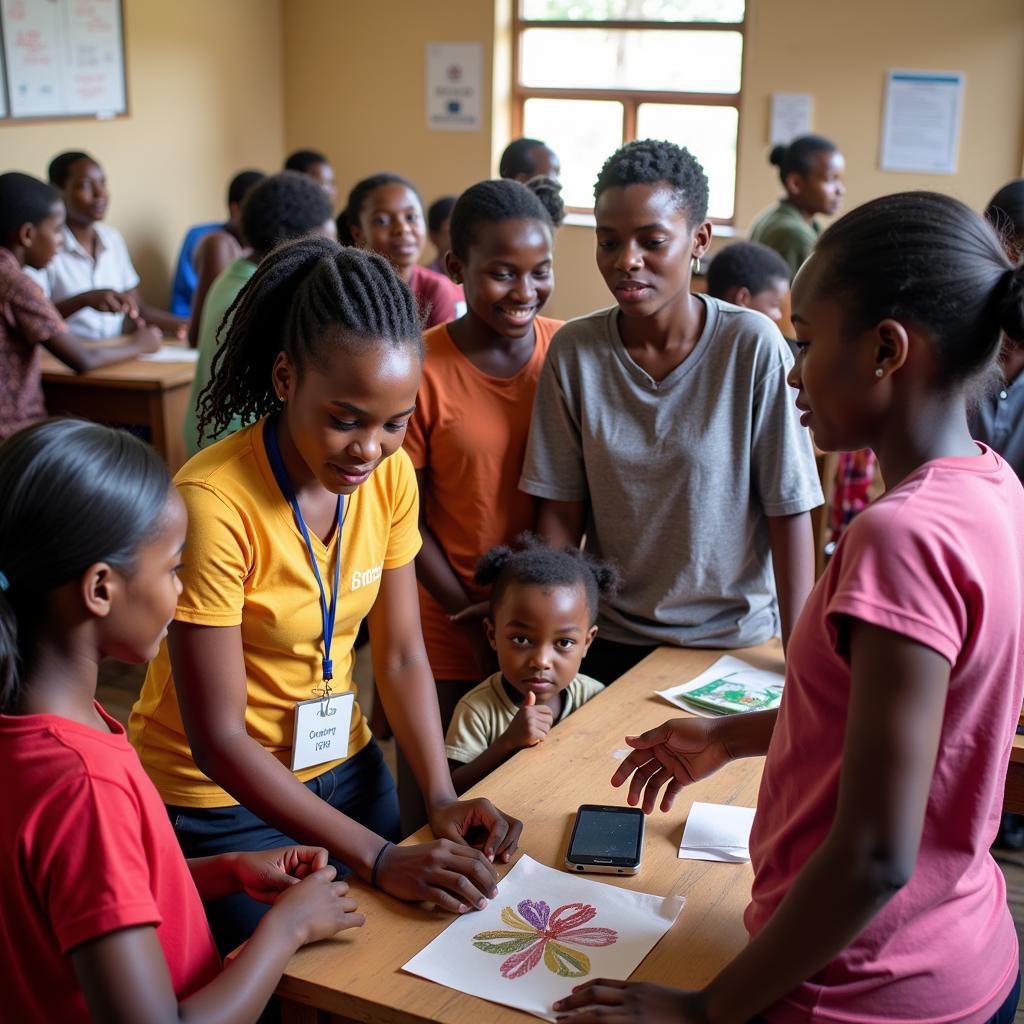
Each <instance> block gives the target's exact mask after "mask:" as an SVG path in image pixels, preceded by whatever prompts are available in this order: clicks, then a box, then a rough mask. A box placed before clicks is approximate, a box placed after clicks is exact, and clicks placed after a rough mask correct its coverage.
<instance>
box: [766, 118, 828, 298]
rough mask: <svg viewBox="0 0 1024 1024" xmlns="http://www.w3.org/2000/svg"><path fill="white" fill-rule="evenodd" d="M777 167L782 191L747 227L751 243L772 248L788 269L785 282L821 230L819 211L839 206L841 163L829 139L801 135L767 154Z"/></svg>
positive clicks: (809, 249) (798, 267) (807, 252)
mask: <svg viewBox="0 0 1024 1024" xmlns="http://www.w3.org/2000/svg"><path fill="white" fill-rule="evenodd" d="M768 159H769V160H770V162H771V163H772V164H773V165H774V166H775V167H777V168H778V169H779V179H780V181H781V182H782V187H783V188H784V189H785V192H786V194H785V195H784V196H783V197H782V198H781V199H780V200H779V201H778V202H777V203H776V204H775V205H774V206H772V207H771V208H770V209H768V210H765V211H764V212H763V213H761V214H760V215H759V216H758V217H757V219H756V220H755V221H754V223H753V225H752V226H751V228H750V241H751V242H762V243H763V244H764V245H767V246H768V247H769V248H770V249H774V250H775V251H776V252H777V253H778V254H779V255H780V256H781V257H782V258H783V259H784V260H785V261H786V264H787V266H788V267H789V277H790V280H792V279H793V277H794V276H795V275H796V272H797V271H798V270H799V269H800V264H801V263H803V262H804V260H806V259H807V257H808V256H810V254H811V250H812V249H813V248H814V243H815V242H816V241H817V240H818V236H819V235H820V234H821V224H819V223H818V221H817V220H816V219H815V218H816V217H817V216H818V215H819V214H824V215H825V216H828V217H832V216H834V215H835V214H836V213H838V212H839V210H840V209H842V205H843V197H844V196H845V195H846V186H845V185H844V184H843V175H844V173H845V171H846V161H845V160H844V159H843V154H842V153H840V152H839V150H838V149H837V148H836V144H835V143H834V142H830V141H829V140H828V139H824V138H822V137H821V136H820V135H801V136H800V137H799V138H796V139H794V140H793V141H792V142H791V143H790V144H789V145H788V146H781V145H780V146H776V147H775V148H774V149H773V150H772V151H771V155H770V156H769V158H768Z"/></svg>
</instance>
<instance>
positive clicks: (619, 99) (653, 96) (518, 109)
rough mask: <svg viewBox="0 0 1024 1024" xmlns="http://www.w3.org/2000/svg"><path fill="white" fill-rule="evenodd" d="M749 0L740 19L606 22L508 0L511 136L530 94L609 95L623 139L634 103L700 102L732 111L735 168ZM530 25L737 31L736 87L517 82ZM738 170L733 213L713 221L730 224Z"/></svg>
mask: <svg viewBox="0 0 1024 1024" xmlns="http://www.w3.org/2000/svg"><path fill="white" fill-rule="evenodd" d="M751 2H752V0H746V3H745V4H744V5H743V20H742V21H646V20H644V21H639V20H636V21H634V20H631V19H625V20H619V19H608V20H605V21H577V20H572V19H568V20H557V21H555V20H551V21H548V20H540V21H538V20H535V19H530V18H526V17H524V16H523V4H524V3H525V0H513V3H512V62H511V63H512V88H511V91H510V96H511V100H512V111H511V115H512V116H511V119H510V120H511V128H512V138H519V137H520V136H522V134H523V123H524V120H525V104H526V101H527V100H529V99H552V100H611V101H613V102H616V103H621V104H622V143H621V145H625V143H627V142H632V141H634V140H635V139H636V126H637V114H638V108H639V107H640V105H641V104H643V103H659V104H666V105H672V106H680V107H687V106H700V107H733V108H734V109H735V110H736V167H737V172H738V171H739V149H740V135H741V129H740V126H741V121H742V116H743V112H742V107H741V100H742V96H743V76H744V70H745V65H746V60H747V19H748V16H749V11H750V4H751ZM532 28H558V29H585V28H591V29H593V28H598V29H611V30H631V29H637V30H639V29H648V30H651V29H653V30H657V31H663V32H680V31H683V32H738V33H739V34H740V36H741V37H742V47H743V51H742V57H741V63H740V88H739V91H737V92H734V93H722V92H713V93H712V92H664V91H657V90H648V89H563V88H545V87H543V86H527V85H523V84H522V82H521V75H520V72H521V69H522V50H523V33H524V32H526V31H527V30H528V29H532ZM738 178H739V174H738V173H737V174H735V175H734V176H733V203H732V209H733V215H732V216H731V217H709V218H708V219H709V220H710V221H711V222H712V224H723V225H735V223H736V193H737V188H738ZM566 212H567V213H569V214H577V215H583V216H593V213H594V208H593V206H566Z"/></svg>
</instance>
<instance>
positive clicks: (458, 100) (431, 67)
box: [427, 43, 483, 132]
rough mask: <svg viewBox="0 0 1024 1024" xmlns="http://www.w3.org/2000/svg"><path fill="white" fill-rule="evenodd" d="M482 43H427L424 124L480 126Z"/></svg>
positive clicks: (461, 129) (471, 128)
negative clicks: (425, 113)
mask: <svg viewBox="0 0 1024 1024" xmlns="http://www.w3.org/2000/svg"><path fill="white" fill-rule="evenodd" d="M482 69H483V47H482V46H481V44H480V43H427V127H428V128H434V129H438V130H440V131H449V132H475V131H479V130H480V120H481V118H480V112H481V106H482V104H481V98H480V92H481V81H482Z"/></svg>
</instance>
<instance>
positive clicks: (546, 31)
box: [512, 0, 745, 223]
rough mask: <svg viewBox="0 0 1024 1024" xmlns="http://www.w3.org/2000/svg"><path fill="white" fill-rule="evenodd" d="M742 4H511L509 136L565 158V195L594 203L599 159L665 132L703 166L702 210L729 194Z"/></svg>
mask: <svg viewBox="0 0 1024 1024" xmlns="http://www.w3.org/2000/svg"><path fill="white" fill-rule="evenodd" d="M744 15H745V0H517V3H516V12H515V36H514V38H515V59H514V60H513V72H512V73H513V82H512V95H513V133H514V134H515V135H527V136H531V137H533V138H538V139H543V140H544V141H545V142H546V143H548V145H550V146H551V148H552V149H554V150H555V152H556V153H558V155H559V157H561V161H562V187H563V193H562V196H563V198H564V200H565V203H566V205H567V206H568V207H569V209H570V210H571V211H574V212H590V211H591V210H592V209H593V202H594V199H593V196H594V181H595V180H596V179H597V174H598V171H599V170H600V169H601V165H602V164H603V163H604V161H605V160H606V159H607V158H608V157H609V156H610V155H611V154H612V152H613V151H614V150H616V149H617V148H618V147H619V146H621V145H622V144H623V143H624V142H629V141H630V140H632V139H643V138H656V139H669V140H671V141H672V142H675V143H678V144H679V145H681V146H686V148H687V149H689V150H690V151H691V152H692V153H693V154H694V155H695V156H696V157H697V159H698V160H700V162H701V163H702V164H703V166H704V170H705V171H706V172H707V175H708V180H709V182H710V186H711V195H710V201H709V209H708V214H709V216H710V217H711V218H712V220H716V221H719V222H726V223H727V222H730V221H731V220H732V217H733V210H734V206H735V200H736V139H737V136H738V132H739V105H740V85H741V77H742V69H743V30H744Z"/></svg>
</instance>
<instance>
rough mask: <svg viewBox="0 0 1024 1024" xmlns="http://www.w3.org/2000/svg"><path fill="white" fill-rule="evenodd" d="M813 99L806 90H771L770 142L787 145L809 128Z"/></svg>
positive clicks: (805, 132)
mask: <svg viewBox="0 0 1024 1024" xmlns="http://www.w3.org/2000/svg"><path fill="white" fill-rule="evenodd" d="M812 105H813V101H812V99H811V95H810V93H806V92H773V93H772V118H771V143H772V145H773V146H777V145H779V143H783V144H784V145H787V146H788V145H789V143H791V142H792V141H793V140H794V139H795V138H796V137H797V136H798V135H806V134H807V133H808V132H809V131H810V130H811V108H812Z"/></svg>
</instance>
